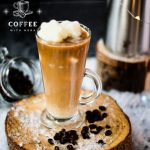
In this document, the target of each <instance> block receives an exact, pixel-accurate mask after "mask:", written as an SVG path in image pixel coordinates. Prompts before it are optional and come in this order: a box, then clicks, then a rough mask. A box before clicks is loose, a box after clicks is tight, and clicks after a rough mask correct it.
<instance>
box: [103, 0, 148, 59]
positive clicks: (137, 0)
mask: <svg viewBox="0 0 150 150" xmlns="http://www.w3.org/2000/svg"><path fill="white" fill-rule="evenodd" d="M107 4H108V5H107V6H108V8H109V15H108V23H107V33H106V38H105V45H106V47H107V48H108V50H110V51H112V52H113V53H115V54H117V55H122V56H127V57H135V56H136V55H139V54H145V53H150V0H108V1H107Z"/></svg>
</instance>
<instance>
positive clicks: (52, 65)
mask: <svg viewBox="0 0 150 150" xmlns="http://www.w3.org/2000/svg"><path fill="white" fill-rule="evenodd" d="M36 40H37V46H38V52H39V58H40V63H41V69H42V75H43V81H44V88H45V100H46V109H47V111H48V113H49V114H50V115H51V116H53V117H54V118H57V119H65V118H71V117H72V116H74V115H75V114H77V113H78V107H77V106H78V103H79V96H80V90H81V84H82V80H83V77H84V72H85V61H86V57H87V52H88V47H89V42H90V31H89V29H88V28H87V27H85V26H83V25H80V24H79V23H78V22H77V21H74V22H70V21H61V22H57V21H56V20H51V21H50V22H48V23H42V24H41V26H40V28H39V30H38V31H37V35H36Z"/></svg>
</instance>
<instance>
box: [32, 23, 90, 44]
mask: <svg viewBox="0 0 150 150" xmlns="http://www.w3.org/2000/svg"><path fill="white" fill-rule="evenodd" d="M58 22H59V23H60V22H62V21H58ZM79 24H80V26H81V27H82V28H83V29H85V30H86V31H87V32H88V36H87V37H86V38H84V39H82V40H80V41H78V42H77V43H69V44H68V45H65V46H72V45H76V44H80V43H82V42H83V41H85V40H87V39H89V38H91V30H90V29H89V28H88V27H87V26H85V25H83V24H81V23H79ZM40 27H41V25H40V26H39V27H38V29H37V30H36V33H35V36H36V38H38V39H40V40H41V41H43V42H44V43H47V44H49V45H50V44H51V45H56V44H60V45H59V46H61V44H62V43H63V42H51V41H47V40H44V39H43V38H41V37H40V36H39V35H38V31H39V30H40ZM62 46H64V45H62Z"/></svg>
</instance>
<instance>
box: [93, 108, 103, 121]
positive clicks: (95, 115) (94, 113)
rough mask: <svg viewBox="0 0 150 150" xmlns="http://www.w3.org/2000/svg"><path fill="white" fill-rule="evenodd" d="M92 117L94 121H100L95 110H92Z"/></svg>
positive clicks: (98, 113)
mask: <svg viewBox="0 0 150 150" xmlns="http://www.w3.org/2000/svg"><path fill="white" fill-rule="evenodd" d="M93 117H94V121H100V120H101V113H100V112H99V111H98V110H97V109H95V110H93Z"/></svg>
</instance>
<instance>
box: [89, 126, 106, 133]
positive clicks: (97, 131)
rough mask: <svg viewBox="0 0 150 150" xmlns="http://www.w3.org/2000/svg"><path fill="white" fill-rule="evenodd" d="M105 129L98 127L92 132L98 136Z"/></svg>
mask: <svg viewBox="0 0 150 150" xmlns="http://www.w3.org/2000/svg"><path fill="white" fill-rule="evenodd" d="M102 129H103V127H101V126H98V127H96V128H95V129H91V130H90V132H91V133H93V134H98V133H100V131H101V130H102Z"/></svg>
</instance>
